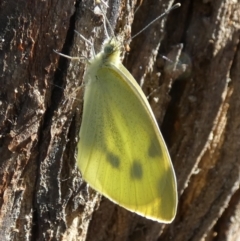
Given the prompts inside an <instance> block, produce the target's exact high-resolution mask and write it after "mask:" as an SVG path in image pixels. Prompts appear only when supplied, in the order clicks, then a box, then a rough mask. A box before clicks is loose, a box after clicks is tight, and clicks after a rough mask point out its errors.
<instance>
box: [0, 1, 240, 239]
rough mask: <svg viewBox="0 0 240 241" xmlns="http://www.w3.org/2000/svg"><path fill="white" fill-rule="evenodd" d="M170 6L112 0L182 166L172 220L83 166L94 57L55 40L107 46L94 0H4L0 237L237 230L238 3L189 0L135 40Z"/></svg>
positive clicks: (113, 14)
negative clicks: (108, 188)
mask: <svg viewBox="0 0 240 241" xmlns="http://www.w3.org/2000/svg"><path fill="white" fill-rule="evenodd" d="M140 2H141V1H140ZM139 4H141V6H140V8H139V9H138V11H137V12H136V13H135V14H134V10H135V9H136V6H138V5H139ZM172 4H173V1H171V0H145V1H142V3H139V2H138V3H136V2H135V1H129V0H122V1H117V0H112V1H110V2H109V3H108V5H109V8H108V9H107V16H108V18H109V20H110V23H111V26H112V27H113V29H114V31H115V34H116V35H118V36H119V35H121V36H122V38H123V40H124V41H125V46H128V43H130V42H131V43H130V51H129V52H127V53H126V54H125V58H124V61H123V62H124V65H125V66H126V67H127V68H128V69H129V71H130V72H131V73H132V74H133V76H134V77H135V78H136V80H137V81H138V82H139V83H140V85H141V87H142V88H143V90H144V92H145V93H146V95H147V96H148V98H149V102H150V104H151V106H152V108H153V111H154V113H155V115H156V118H157V120H158V122H159V124H160V126H161V130H162V133H163V136H164V138H165V140H166V143H167V146H168V147H169V151H170V155H171V157H172V161H173V165H174V168H175V171H176V177H177V182H178V193H179V204H178V213H177V216H176V218H175V220H174V222H173V223H172V224H168V225H163V224H159V223H156V222H153V221H150V220H147V219H145V218H143V217H140V216H138V215H136V214H134V213H131V212H129V211H126V210H125V209H123V208H121V207H119V206H117V205H115V204H113V203H112V202H111V201H109V200H108V199H106V198H104V197H101V196H100V195H99V194H98V193H96V192H95V191H93V190H92V189H90V188H89V187H88V185H86V183H85V182H84V181H83V180H82V178H81V174H80V172H79V171H78V169H77V166H76V160H75V152H76V151H75V150H76V145H77V141H78V132H79V128H80V123H81V113H82V90H81V89H80V88H79V86H80V85H81V82H82V77H83V74H84V69H85V64H84V61H82V62H80V63H79V62H78V61H70V60H68V59H66V58H63V57H60V56H59V55H57V54H56V53H54V52H53V49H56V50H58V51H59V52H62V53H64V54H67V55H70V56H85V57H89V53H90V46H89V45H88V44H87V43H85V42H84V41H83V40H82V39H81V38H80V37H79V36H78V35H77V34H75V33H74V30H77V31H78V32H80V33H81V34H82V35H83V36H85V38H87V39H89V40H91V41H94V46H95V49H96V51H99V50H100V48H101V43H102V41H103V40H104V38H105V36H104V31H103V26H102V21H103V19H102V15H101V14H99V13H96V12H94V8H95V3H94V1H93V0H82V1H80V0H76V1H73V0H68V1H63V0H59V1H55V0H52V1H49V0H46V1H39V0H33V1H24V0H19V1H13V0H9V1H2V2H0V19H1V20H0V29H1V30H0V66H1V69H0V71H1V73H0V81H1V90H0V106H1V110H0V135H1V136H0V144H1V145H0V146H1V148H0V156H1V159H0V160H1V162H0V239H1V240H4V241H5V240H6V241H10V240H11V241H15V240H16V241H23V240H24V241H25V240H32V241H33V240H34V241H43V240H44V241H45V240H46V241H48V240H68V241H73V240H87V241H95V240H97V241H101V240H104V241H110V240H111V241H112V240H114V241H118V240H119V241H120V240H121V241H123V240H125V241H128V240H129V241H130V240H131V241H135V240H138V241H141V240H159V241H160V240H164V241H165V240H174V241H188V240H189V241H190V240H191V241H200V240H211V241H213V240H214V241H230V240H231V241H237V240H239V237H240V222H239V220H240V188H239V182H240V159H239V157H240V141H239V140H240V95H239V91H240V71H239V68H240V47H239V39H240V2H239V1H230V0H228V1H227V0H226V1H220V0H217V1H189V0H187V1H182V3H181V4H182V6H181V7H180V8H179V9H176V10H174V11H172V12H171V13H170V14H169V15H168V16H167V17H164V18H162V19H161V20H159V21H157V22H156V23H154V24H153V25H152V26H151V27H150V28H148V29H147V30H145V31H144V32H143V33H141V34H140V35H139V36H137V37H136V38H134V39H133V40H132V41H130V37H131V36H133V35H134V34H135V33H137V32H138V31H140V30H141V29H142V28H143V27H144V26H146V25H147V24H148V23H149V22H151V20H153V19H154V18H155V17H157V16H159V14H161V13H163V12H164V11H166V10H167V9H168V8H169V6H171V5H172ZM103 8H104V7H103ZM163 56H165V57H163ZM230 137H231V138H230Z"/></svg>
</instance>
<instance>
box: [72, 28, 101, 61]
mask: <svg viewBox="0 0 240 241" xmlns="http://www.w3.org/2000/svg"><path fill="white" fill-rule="evenodd" d="M74 32H75V33H76V34H77V35H78V36H79V37H80V38H81V39H83V40H84V41H85V42H86V43H88V44H89V45H90V46H91V51H92V55H93V56H94V57H95V56H96V53H95V49H94V45H93V43H92V42H91V41H89V40H88V39H86V38H85V37H84V36H83V35H82V34H80V33H79V32H78V31H77V30H74Z"/></svg>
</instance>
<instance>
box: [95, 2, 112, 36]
mask: <svg viewBox="0 0 240 241" xmlns="http://www.w3.org/2000/svg"><path fill="white" fill-rule="evenodd" d="M100 2H102V3H104V4H105V6H107V5H106V3H105V2H103V0H101V1H100ZM98 7H99V9H100V10H101V12H102V15H103V17H104V21H103V25H104V30H105V33H106V35H107V38H108V39H109V38H110V36H109V33H108V29H107V25H106V22H107V24H108V26H109V29H110V31H111V35H112V36H114V37H115V34H114V31H113V28H112V26H111V24H110V22H109V20H108V18H107V15H106V14H105V13H104V11H103V9H102V7H101V5H100V4H98ZM107 7H108V6H107ZM115 38H116V37H115Z"/></svg>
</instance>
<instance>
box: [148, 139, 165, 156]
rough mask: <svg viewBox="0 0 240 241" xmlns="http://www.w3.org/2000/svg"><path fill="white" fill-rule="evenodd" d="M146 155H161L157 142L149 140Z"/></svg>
mask: <svg viewBox="0 0 240 241" xmlns="http://www.w3.org/2000/svg"><path fill="white" fill-rule="evenodd" d="M148 155H149V156H150V157H157V156H159V157H161V156H162V150H161V147H160V145H159V144H158V143H155V141H153V140H151V143H150V146H149V148H148Z"/></svg>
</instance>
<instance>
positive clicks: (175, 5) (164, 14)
mask: <svg viewBox="0 0 240 241" xmlns="http://www.w3.org/2000/svg"><path fill="white" fill-rule="evenodd" d="M180 6H181V4H180V3H176V4H174V5H173V6H172V7H171V8H169V9H168V10H167V11H166V12H164V13H163V14H161V15H160V16H158V17H157V18H155V19H154V20H153V21H152V22H150V23H149V24H148V25H147V26H146V27H144V28H143V29H142V30H140V31H139V32H138V33H136V34H135V35H134V36H133V37H132V38H131V39H134V38H135V37H137V36H138V35H139V34H140V33H142V32H143V31H145V30H146V29H147V28H149V27H150V26H151V25H152V24H153V23H155V22H156V21H158V20H159V19H160V18H162V17H164V16H166V15H167V14H169V13H170V12H171V11H172V10H174V9H176V8H179V7H180Z"/></svg>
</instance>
